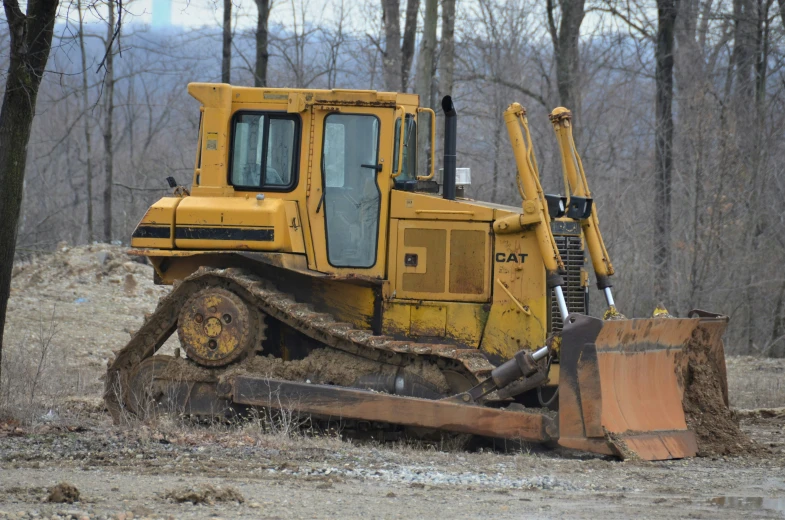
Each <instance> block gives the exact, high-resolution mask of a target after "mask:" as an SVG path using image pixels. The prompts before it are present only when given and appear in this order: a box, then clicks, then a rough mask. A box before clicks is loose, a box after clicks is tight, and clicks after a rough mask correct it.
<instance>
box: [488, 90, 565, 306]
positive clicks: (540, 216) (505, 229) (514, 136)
mask: <svg viewBox="0 0 785 520" xmlns="http://www.w3.org/2000/svg"><path fill="white" fill-rule="evenodd" d="M504 122H505V124H506V125H507V131H508V132H509V134H510V143H511V144H512V150H513V153H514V155H515V163H516V165H517V167H518V191H519V192H520V194H521V198H523V213H522V214H520V215H511V216H509V217H505V218H502V219H499V220H497V221H496V222H494V224H493V230H494V232H495V233H498V234H503V233H516V232H518V231H520V230H521V229H522V228H523V227H524V226H530V225H533V226H534V230H535V233H536V236H537V243H538V245H539V249H540V254H541V255H542V260H543V262H544V264H545V271H546V273H547V283H548V287H552V288H553V290H554V293H555V294H556V299H557V301H558V303H559V311H560V313H561V315H562V319H565V320H566V319H567V314H568V310H567V303H566V301H565V299H564V293H563V291H562V286H563V285H564V279H563V278H562V275H561V273H563V272H564V271H565V269H564V263H563V262H562V259H561V255H559V248H558V247H557V246H556V240H555V239H554V238H553V233H552V232H551V219H550V216H549V215H548V209H547V208H548V206H547V203H546V202H545V194H544V193H543V191H542V186H540V179H539V173H538V171H537V160H536V159H535V157H534V147H533V146H532V142H531V135H530V134H529V125H528V122H527V121H526V110H525V109H524V108H523V107H522V106H521V105H520V104H518V103H513V104H512V105H510V106H509V107H508V108H507V110H505V111H504ZM524 130H525V132H526V136H525V137H524Z"/></svg>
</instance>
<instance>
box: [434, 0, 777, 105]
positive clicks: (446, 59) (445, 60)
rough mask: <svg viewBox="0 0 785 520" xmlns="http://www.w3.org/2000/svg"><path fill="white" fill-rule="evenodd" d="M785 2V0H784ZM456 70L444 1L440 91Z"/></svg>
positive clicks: (450, 17) (450, 5) (450, 1)
mask: <svg viewBox="0 0 785 520" xmlns="http://www.w3.org/2000/svg"><path fill="white" fill-rule="evenodd" d="M783 2H785V0H783ZM454 72H455V0H443V1H442V52H441V56H440V57H439V91H440V92H441V95H442V96H452V83H453V74H454Z"/></svg>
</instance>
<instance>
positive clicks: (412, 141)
mask: <svg viewBox="0 0 785 520" xmlns="http://www.w3.org/2000/svg"><path fill="white" fill-rule="evenodd" d="M400 136H401V118H400V117H399V118H398V119H396V120H395V150H394V155H393V171H394V172H397V171H398V155H399V153H398V150H399V149H400V148H399V146H400ZM416 172H417V122H416V121H415V120H414V115H412V114H406V126H405V127H404V129H403V171H402V172H401V175H399V176H398V177H396V180H399V181H410V180H414V177H415V175H416Z"/></svg>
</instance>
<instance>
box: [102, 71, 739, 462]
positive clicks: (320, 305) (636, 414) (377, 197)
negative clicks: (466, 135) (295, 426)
mask: <svg viewBox="0 0 785 520" xmlns="http://www.w3.org/2000/svg"><path fill="white" fill-rule="evenodd" d="M188 92H189V93H190V94H191V96H193V97H194V98H195V99H196V100H198V101H199V102H200V103H201V108H200V110H201V118H200V125H199V134H198V144H197V150H196V157H195V167H194V174H193V180H192V183H191V187H190V189H188V188H186V187H184V186H179V185H177V183H176V182H175V181H174V179H172V178H169V179H168V181H169V184H170V186H171V187H172V188H174V193H173V195H172V196H168V197H164V198H162V199H160V200H159V201H157V202H156V203H154V204H153V205H152V206H151V207H150V208H149V209H148V211H147V213H146V214H145V215H144V217H143V218H142V220H141V222H140V223H139V224H138V226H137V227H136V229H135V230H134V232H133V236H132V239H131V246H132V248H133V249H132V253H134V254H138V255H144V256H146V257H147V258H148V259H149V261H150V262H151V263H152V265H153V267H154V269H155V275H154V276H155V280H156V282H157V283H160V284H171V285H172V286H173V289H172V291H171V292H170V293H169V294H168V295H167V296H166V297H164V298H162V299H161V301H160V302H159V305H158V307H157V309H156V310H155V312H154V313H152V314H151V315H149V316H148V317H147V318H146V320H145V322H144V324H143V325H142V327H141V328H140V329H139V330H138V331H137V332H136V333H135V334H134V335H133V336H132V338H131V340H130V342H129V343H128V344H127V345H126V346H125V347H124V348H122V349H121V350H120V351H118V352H117V355H116V357H115V359H114V360H112V361H111V362H110V363H109V367H108V372H107V375H106V379H105V402H106V405H107V407H108V409H109V411H110V412H111V414H112V415H113V417H114V418H115V420H122V418H123V417H127V416H128V415H137V416H144V415H146V414H149V413H163V412H171V411H176V412H178V413H184V414H188V415H191V416H196V417H215V416H220V417H223V416H227V415H231V414H236V413H243V410H247V409H248V408H251V407H262V408H264V409H285V410H292V411H296V412H299V413H302V414H304V415H308V416H311V417H313V418H314V420H321V421H333V422H335V421H337V422H339V423H340V424H341V425H342V427H344V428H347V429H356V430H358V431H371V432H378V434H379V436H380V437H382V438H387V437H394V436H395V435H399V434H406V433H407V432H417V431H420V432H421V431H450V432H459V433H466V434H473V435H479V436H486V437H493V438H502V439H514V440H520V441H527V442H541V443H547V444H551V445H559V446H564V447H567V448H573V449H579V450H585V451H590V452H595V453H600V454H607V455H615V456H618V457H622V458H624V457H630V456H636V457H640V458H642V459H647V460H660V459H669V458H680V457H689V456H693V455H695V454H696V451H697V449H698V447H697V443H696V436H695V433H694V432H693V431H691V430H690V429H689V428H688V426H687V421H686V419H685V412H684V409H683V405H682V403H683V400H684V399H686V398H687V395H686V393H685V392H686V390H685V388H686V387H687V386H688V385H689V373H688V372H689V370H688V365H689V363H690V362H694V361H695V360H696V359H697V360H699V362H700V363H705V364H707V365H710V366H711V367H713V369H714V372H713V373H716V374H718V376H717V377H718V378H720V379H721V381H719V382H718V384H719V387H720V388H722V390H723V392H724V394H725V395H724V399H725V401H726V403H727V390H726V382H725V380H724V377H725V372H724V367H725V360H724V354H723V347H722V339H721V338H722V335H723V333H724V330H725V327H726V323H727V318H725V317H723V316H719V315H714V314H709V313H706V312H703V311H695V312H693V313H691V315H690V317H689V318H685V319H677V318H672V317H669V316H668V317H653V318H648V319H627V318H625V317H624V316H623V315H621V314H620V313H619V312H618V311H617V310H616V307H615V303H614V301H613V294H612V291H611V283H610V276H611V275H612V274H613V267H612V265H611V262H610V260H609V257H608V253H607V251H606V249H605V246H604V244H603V240H602V237H601V234H600V230H599V221H598V218H597V208H596V205H595V204H594V201H593V199H592V197H591V193H590V191H589V188H588V184H587V182H586V176H585V174H584V171H583V166H582V164H581V161H580V156H579V155H578V153H577V151H576V149H575V145H574V142H573V138H572V128H571V124H572V119H571V114H570V112H569V111H568V110H566V109H564V108H557V109H556V110H554V111H553V113H552V114H551V123H552V125H553V127H554V130H555V132H556V137H557V140H558V142H559V146H560V149H561V153H562V163H563V170H564V172H563V173H564V183H565V194H564V195H546V194H544V193H543V190H542V187H541V185H540V181H539V173H538V167H537V162H536V158H535V155H534V148H533V146H532V143H531V137H530V133H529V127H528V122H527V119H526V113H525V110H524V109H523V108H522V107H521V105H519V104H517V103H514V104H512V105H510V107H509V108H508V109H507V110H506V111H505V113H504V119H505V123H506V126H507V129H508V131H509V134H510V140H511V143H512V147H513V152H514V154H515V160H516V164H517V170H518V175H517V189H518V191H519V192H520V195H521V198H522V201H523V202H522V206H521V207H511V206H502V205H498V204H491V203H487V202H480V201H475V200H470V199H468V198H465V197H457V196H456V191H458V192H459V194H463V190H460V189H456V170H457V168H456V161H457V158H456V157H457V156H456V129H457V112H456V110H455V107H454V106H453V102H452V100H451V98H450V97H445V98H444V100H443V101H442V108H443V111H444V115H445V117H444V119H445V123H444V125H445V126H444V158H443V166H444V167H443V173H442V175H441V177H442V179H441V182H438V181H437V180H436V176H435V173H436V157H435V152H434V150H435V148H436V147H435V142H434V141H435V135H436V132H435V125H436V118H435V114H434V112H433V111H432V110H431V109H429V108H423V107H420V106H419V100H418V97H417V96H416V95H411V94H400V93H390V92H376V91H370V90H339V89H333V90H311V89H277V88H247V87H236V86H231V85H227V84H207V83H192V84H190V85H189V86H188ZM424 114H427V115H428V116H429V117H423V115H424ZM418 133H419V134H420V135H419V138H420V139H421V140H428V139H430V142H429V143H428V147H427V148H425V149H426V150H429V152H426V154H427V155H429V157H427V158H426V159H427V161H423V160H422V159H423V158H420V159H421V160H420V163H422V164H427V165H428V166H427V168H426V171H417V165H418V157H417V150H418V146H417V140H418ZM421 149H422V147H421ZM421 153H422V152H421ZM459 188H460V187H459ZM586 249H588V252H589V257H590V259H591V265H592V266H593V269H594V271H595V275H596V279H597V284H598V287H599V289H600V290H602V292H603V294H604V296H605V300H606V303H607V311H606V312H605V317H604V318H605V319H602V320H601V319H598V318H594V317H591V316H589V315H588V314H587V311H588V309H587V306H588V289H589V287H588V286H589V282H588V280H589V277H588V273H587V271H586V266H587V265H588V259H587V258H586V254H585V250H586ZM175 331H176V332H177V334H178V337H179V342H180V343H179V344H180V346H179V348H176V349H174V353H173V354H167V355H163V354H161V353H160V352H159V350H160V349H161V347H162V346H163V344H164V343H165V342H166V340H167V339H168V338H169V337H170V336H172V335H173V334H174V333H175ZM696 353H699V354H700V356H698V357H696ZM553 410H558V412H557V413H554V412H553Z"/></svg>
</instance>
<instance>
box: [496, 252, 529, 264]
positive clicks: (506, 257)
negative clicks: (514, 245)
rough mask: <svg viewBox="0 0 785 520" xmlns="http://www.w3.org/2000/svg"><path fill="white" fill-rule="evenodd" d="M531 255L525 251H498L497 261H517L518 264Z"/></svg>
mask: <svg viewBox="0 0 785 520" xmlns="http://www.w3.org/2000/svg"><path fill="white" fill-rule="evenodd" d="M527 256H529V255H528V254H525V253H518V254H515V253H510V254H509V255H508V254H507V253H496V261H497V262H515V263H516V264H522V263H524V262H525V261H526V257H527Z"/></svg>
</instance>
